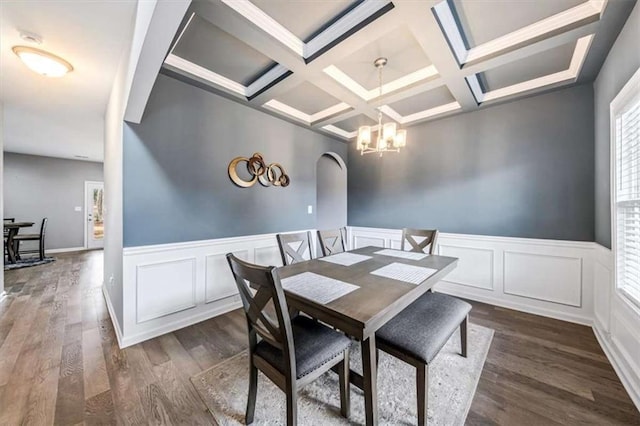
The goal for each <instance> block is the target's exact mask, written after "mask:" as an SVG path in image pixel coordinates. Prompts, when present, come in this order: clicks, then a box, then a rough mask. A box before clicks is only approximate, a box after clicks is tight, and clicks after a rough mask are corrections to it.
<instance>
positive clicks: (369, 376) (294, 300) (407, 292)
mask: <svg viewBox="0 0 640 426" xmlns="http://www.w3.org/2000/svg"><path fill="white" fill-rule="evenodd" d="M380 250H383V249H382V248H380V247H363V248H360V249H356V250H351V251H350V253H357V254H362V255H366V256H371V259H368V260H365V261H363V262H359V263H356V264H354V265H351V266H343V265H338V264H335V263H330V262H326V261H324V260H319V259H313V260H309V261H306V262H300V263H296V264H293V265H289V266H283V267H281V268H278V273H279V275H280V277H281V278H287V277H291V276H293V275H297V274H300V273H303V272H313V273H316V274H319V275H324V276H326V277H330V278H333V279H337V280H340V281H344V282H347V283H350V284H355V285H357V286H358V287H359V288H358V289H357V290H355V291H353V292H351V293H349V294H347V295H345V296H342V297H340V298H338V299H336V300H334V301H332V302H329V303H327V304H321V303H317V302H314V301H313V300H309V299H306V298H304V297H301V296H299V295H297V294H294V293H291V292H289V291H286V290H285V294H286V297H287V304H288V305H289V306H290V307H292V308H294V309H297V310H300V311H302V312H305V313H307V314H309V315H311V316H312V317H314V318H317V319H319V320H320V321H323V322H325V323H327V324H329V325H332V326H334V327H336V328H337V329H340V330H342V331H344V332H345V333H347V334H349V335H350V336H353V337H355V338H356V339H358V340H360V341H361V342H362V366H363V373H364V374H363V376H362V377H359V375H357V374H356V373H354V372H352V373H351V377H350V378H351V380H352V382H353V383H354V384H355V385H356V386H358V387H360V388H362V390H363V391H364V393H365V409H366V418H367V424H368V425H374V424H377V422H378V404H377V383H376V377H377V374H376V343H375V332H376V330H378V329H379V328H380V327H382V326H383V325H384V324H385V323H387V321H389V320H390V319H391V318H393V317H394V316H396V315H397V314H398V313H399V312H401V311H402V310H403V309H404V308H406V307H407V306H409V305H410V304H411V303H412V302H414V301H415V300H416V299H418V298H419V297H420V296H422V295H423V294H424V293H426V292H427V291H429V289H431V288H432V287H433V286H434V285H435V284H436V283H437V282H438V281H440V280H441V279H442V278H443V277H444V276H446V275H447V274H448V273H449V272H451V271H452V270H453V269H454V268H455V267H456V264H457V262H458V259H456V258H453V257H445V256H434V255H431V256H427V257H426V258H424V259H422V260H409V259H403V258H398V257H392V256H385V255H379V254H375V252H376V251H380ZM391 263H403V264H407V265H414V266H422V267H426V268H432V269H435V270H436V272H435V273H434V274H433V275H431V276H430V277H428V278H427V279H426V280H424V281H423V282H422V283H421V284H419V285H415V284H410V283H407V282H404V281H398V280H395V279H391V278H386V277H381V276H377V275H372V274H371V272H373V271H375V270H377V269H379V268H382V267H383V266H386V265H389V264H391Z"/></svg>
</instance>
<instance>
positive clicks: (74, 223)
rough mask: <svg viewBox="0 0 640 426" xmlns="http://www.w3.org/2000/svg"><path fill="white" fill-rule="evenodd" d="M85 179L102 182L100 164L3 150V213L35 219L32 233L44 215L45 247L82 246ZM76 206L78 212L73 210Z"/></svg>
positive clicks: (8, 215)
mask: <svg viewBox="0 0 640 426" xmlns="http://www.w3.org/2000/svg"><path fill="white" fill-rule="evenodd" d="M87 180H93V181H102V163H93V162H89V161H76V160H64V159H61V158H51V157H41V156H37V155H24V154H14V153H9V152H6V153H5V154H4V192H3V193H4V216H5V217H15V218H16V220H21V221H30V222H35V223H36V225H35V226H34V228H32V229H31V231H33V232H38V231H39V230H40V225H39V224H40V222H41V221H42V218H43V217H48V218H49V223H48V225H47V234H46V239H45V241H46V248H47V249H59V248H72V247H83V246H84V226H85V222H84V218H85V216H84V182H85V181H87ZM76 206H81V207H82V211H80V212H76V211H74V207H76ZM21 232H26V231H24V230H23V231H21Z"/></svg>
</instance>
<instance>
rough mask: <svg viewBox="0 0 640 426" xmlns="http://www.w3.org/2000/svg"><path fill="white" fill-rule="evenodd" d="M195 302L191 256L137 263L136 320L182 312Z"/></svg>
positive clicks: (193, 266)
mask: <svg viewBox="0 0 640 426" xmlns="http://www.w3.org/2000/svg"><path fill="white" fill-rule="evenodd" d="M195 305H196V258H195V257H194V258H188V259H179V260H172V261H169V262H159V263H151V264H143V265H138V266H137V268H136V320H137V322H138V323H141V322H144V321H149V320H152V319H155V318H159V317H162V316H165V315H169V314H173V313H176V312H179V311H183V310H185V309H189V308H192V307H194V306H195Z"/></svg>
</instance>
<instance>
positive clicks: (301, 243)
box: [276, 231, 312, 265]
mask: <svg viewBox="0 0 640 426" xmlns="http://www.w3.org/2000/svg"><path fill="white" fill-rule="evenodd" d="M276 238H277V240H278V247H279V248H280V256H281V257H282V264H283V265H292V264H294V263H298V262H304V261H305V260H309V259H311V258H312V254H311V232H309V231H307V232H295V233H291V234H278V235H276ZM306 253H308V257H305V255H306Z"/></svg>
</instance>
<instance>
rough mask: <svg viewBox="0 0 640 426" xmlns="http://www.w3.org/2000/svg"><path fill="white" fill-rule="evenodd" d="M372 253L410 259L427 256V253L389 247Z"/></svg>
mask: <svg viewBox="0 0 640 426" xmlns="http://www.w3.org/2000/svg"><path fill="white" fill-rule="evenodd" d="M374 254H381V255H383V256H393V257H399V258H400V259H410V260H422V259H424V258H425V257H427V256H429V255H428V254H427V253H413V252H411V251H402V250H391V249H384V250H380V251H376V252H375V253H374Z"/></svg>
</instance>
